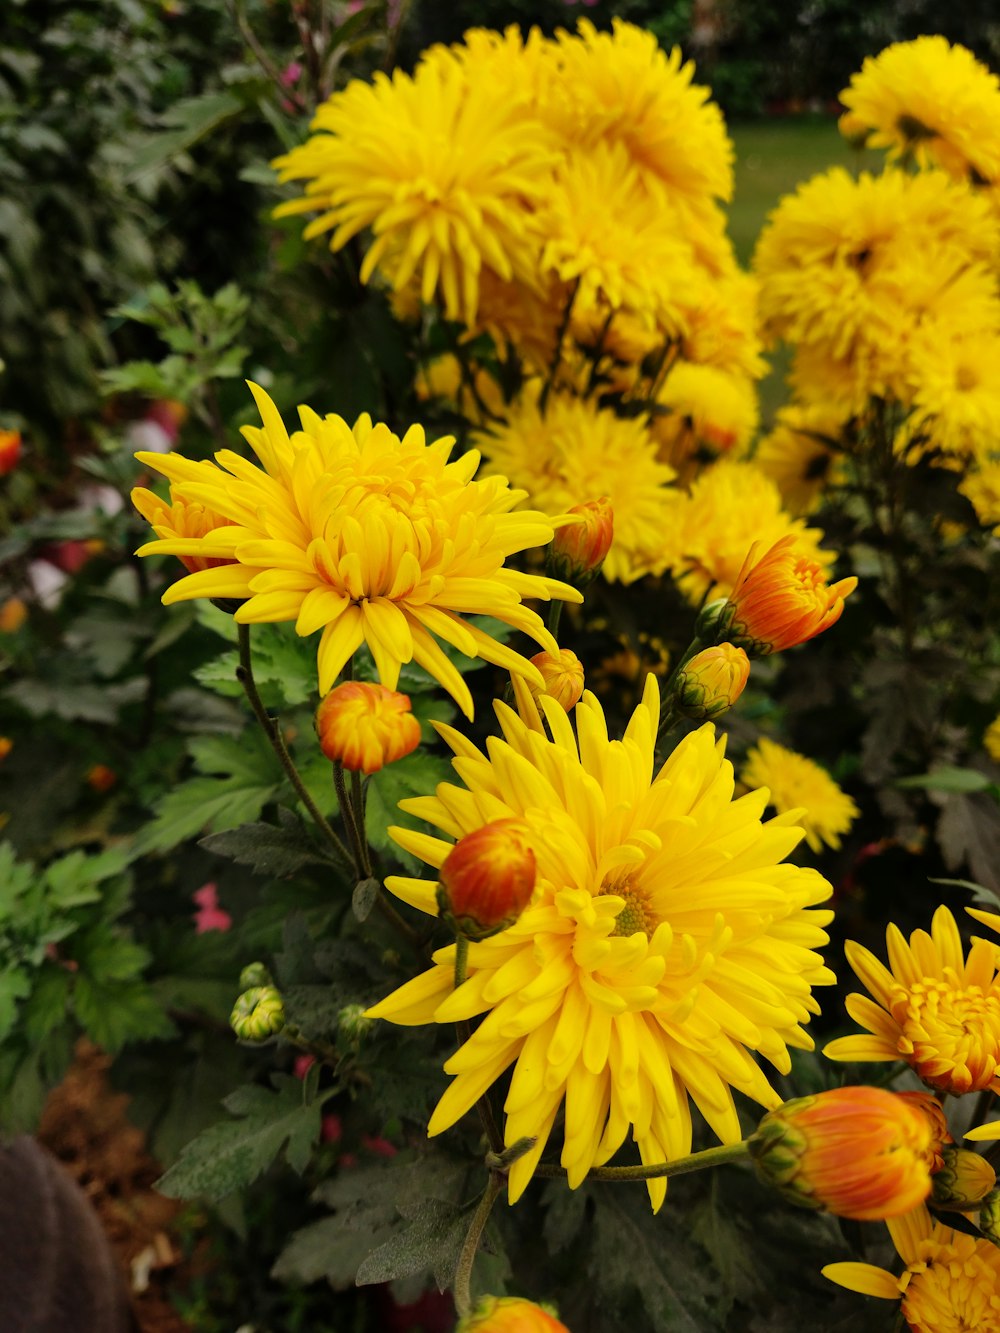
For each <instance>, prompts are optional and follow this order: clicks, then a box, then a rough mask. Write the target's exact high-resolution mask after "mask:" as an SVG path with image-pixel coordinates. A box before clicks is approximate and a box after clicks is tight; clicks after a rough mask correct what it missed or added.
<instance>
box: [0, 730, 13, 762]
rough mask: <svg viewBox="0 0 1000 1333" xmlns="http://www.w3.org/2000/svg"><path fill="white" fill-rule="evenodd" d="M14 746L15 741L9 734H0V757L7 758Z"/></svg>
mask: <svg viewBox="0 0 1000 1333" xmlns="http://www.w3.org/2000/svg"><path fill="white" fill-rule="evenodd" d="M13 748H14V742H13V741H12V740H11V738H10V737H9V736H0V759H6V758H7V756H8V755H9V754H10V752H11V750H13Z"/></svg>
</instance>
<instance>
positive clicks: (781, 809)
mask: <svg viewBox="0 0 1000 1333" xmlns="http://www.w3.org/2000/svg"><path fill="white" fill-rule="evenodd" d="M740 778H741V779H742V781H743V782H745V783H746V785H747V786H748V787H753V788H757V787H766V788H767V793H768V801H767V803H768V805H773V806H774V808H775V810H777V812H778V814H779V815H781V814H786V813H788V812H792V813H794V814H795V816H796V817H797V818H798V819H799V820H800V822H801V824H802V827H803V828H804V829H805V831H806V842H807V843H808V844H809V846H810V847H811V848H812V849H813V851H814V852H818V851H821V850H822V848H823V844H824V843H826V845H827V846H828V847H839V846H840V840H841V838H842V837H843V835H844V834H845V833H846V832H847V831H848V829H849V828H850V827H851V825H852V824H853V823H854V821H855V819H857V817H858V814H859V813H860V812H859V810H858V807H857V806H856V805H855V803H854V801H853V800H852V799H851V797H850V796H848V795H847V793H846V792H843V791H841V789H840V788H839V787H838V786H837V784H836V783H835V782H834V780H833V778H831V777H830V774H829V773H828V772H827V771H826V769H825V768H820V766H819V764H816V763H814V762H813V761H812V760H811V759H807V758H806V756H805V755H804V754H797V753H796V752H795V751H794V750H788V749H786V748H785V746H783V745H778V743H777V742H776V741H772V740H769V739H768V738H767V737H766V736H762V737H761V738H760V740H759V741H758V742H757V744H756V745H755V746H754V747H753V748H752V749H751V750H750V751H749V753H748V754H747V757H746V763H745V764H744V765H743V771H742V772H741V773H740Z"/></svg>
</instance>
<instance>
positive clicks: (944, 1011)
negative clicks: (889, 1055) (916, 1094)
mask: <svg viewBox="0 0 1000 1333" xmlns="http://www.w3.org/2000/svg"><path fill="white" fill-rule="evenodd" d="M890 1011H891V1013H892V1016H893V1017H894V1018H895V1020H896V1022H897V1023H898V1024H899V1026H900V1029H901V1031H900V1036H899V1039H898V1043H897V1045H898V1049H899V1053H900V1054H901V1055H902V1056H903V1057H904V1059H906V1060H907V1061H908V1062H909V1063H910V1064H911V1065H912V1066H913V1068H914V1069H915V1070H916V1071H917V1073H918V1074H919V1075H920V1077H921V1078H922V1079H923V1080H924V1082H925V1083H927V1084H929V1085H930V1086H931V1087H932V1088H936V1089H938V1090H939V1091H941V1092H954V1093H958V1094H961V1093H964V1092H970V1091H973V1090H976V1091H979V1090H981V1089H983V1088H988V1087H990V1086H991V1085H992V1084H993V1082H994V1080H995V1079H996V1077H997V1074H998V1072H1000V993H998V992H996V991H995V990H992V989H991V990H990V991H989V992H986V993H984V991H983V989H982V987H980V986H967V987H965V988H960V987H958V986H957V985H954V984H949V983H948V982H947V981H935V980H924V981H919V982H917V983H915V984H914V985H913V986H912V987H911V988H910V989H909V990H902V989H900V990H898V991H897V992H896V993H895V995H894V996H893V997H892V1000H891V1002H890Z"/></svg>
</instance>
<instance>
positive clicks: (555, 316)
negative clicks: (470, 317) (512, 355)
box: [472, 268, 579, 375]
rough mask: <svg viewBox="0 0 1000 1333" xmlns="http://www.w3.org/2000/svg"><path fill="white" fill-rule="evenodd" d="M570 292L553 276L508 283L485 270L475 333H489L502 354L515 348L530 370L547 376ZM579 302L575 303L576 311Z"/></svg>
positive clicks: (482, 274) (514, 280)
mask: <svg viewBox="0 0 1000 1333" xmlns="http://www.w3.org/2000/svg"><path fill="white" fill-rule="evenodd" d="M569 292H570V288H569V286H568V285H567V284H566V283H561V282H559V281H558V279H556V278H554V277H553V276H552V275H551V274H550V275H549V276H548V277H547V278H544V279H543V278H542V277H541V276H540V275H539V276H538V277H537V278H535V279H533V280H532V281H531V282H528V281H521V280H519V279H516V278H515V279H512V280H511V281H510V282H505V281H504V280H503V279H502V278H498V277H497V275H496V274H495V273H494V272H493V270H492V269H489V268H484V269H483V271H482V273H481V274H480V282H479V310H478V312H477V314H476V319H475V322H474V324H473V326H472V332H473V333H488V334H489V335H490V337H491V338H492V339H493V341H494V342H495V343H496V345H497V347H498V348H499V349H500V350H501V351H506V350H507V349H509V348H513V349H514V350H515V351H516V352H517V354H518V356H519V357H521V358H522V360H523V361H524V362H525V364H526V366H527V367H528V369H529V370H534V371H536V372H537V373H538V374H543V375H544V374H548V369H549V367H550V366H551V364H552V360H553V357H554V355H555V348H556V337H557V334H558V329H559V323H560V320H561V318H562V313H563V311H564V310H565V309H566V305H567V302H568V301H569ZM578 304H579V302H578V301H574V303H573V309H574V311H575V310H576V308H577V306H578Z"/></svg>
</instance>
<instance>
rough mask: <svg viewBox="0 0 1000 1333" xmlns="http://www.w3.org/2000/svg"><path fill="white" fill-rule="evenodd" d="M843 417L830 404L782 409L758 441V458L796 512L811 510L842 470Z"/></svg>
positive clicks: (758, 461) (755, 461) (784, 501)
mask: <svg viewBox="0 0 1000 1333" xmlns="http://www.w3.org/2000/svg"><path fill="white" fill-rule="evenodd" d="M843 426H844V417H843V415H842V414H841V413H840V412H838V411H837V409H836V408H835V407H831V406H829V405H828V404H825V403H817V404H815V405H812V404H811V405H809V406H804V405H800V404H794V403H793V404H791V405H790V406H788V407H783V408H780V409H779V411H778V414H777V417H776V419H775V423H774V427H773V429H772V430H770V431H769V432H768V434H767V435H765V436H764V437H763V439H761V440H760V441H758V443H757V447H756V448H755V449H754V452H753V461H754V463H755V464H756V465H757V467H759V468H760V470H761V472H763V473H764V474H765V475H766V476H768V477H770V478H771V480H772V481H773V482H774V483H775V485H776V486H777V487H778V490H779V491H780V492H781V499H782V501H783V503H784V504H785V505H786V506H787V508H788V510H789V512H790V513H792V514H810V513H812V512H813V510H814V509H815V508H816V506H817V505H818V504H819V500H820V496H821V495H822V493H823V491H824V489H825V488H826V487H827V486H828V485H829V484H831V482H835V481H836V480H837V478H838V476H839V475H840V474H841V473H842V472H843V464H842V460H841V455H840V454H839V453H838V452H837V450H836V448H835V447H834V446H835V444H836V441H837V440H838V439H839V438H840V434H841V430H842V428H843Z"/></svg>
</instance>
